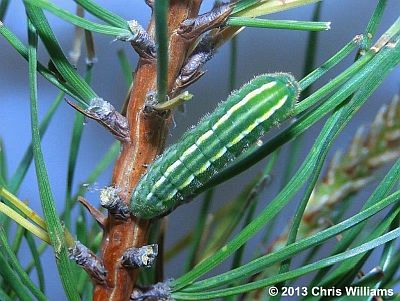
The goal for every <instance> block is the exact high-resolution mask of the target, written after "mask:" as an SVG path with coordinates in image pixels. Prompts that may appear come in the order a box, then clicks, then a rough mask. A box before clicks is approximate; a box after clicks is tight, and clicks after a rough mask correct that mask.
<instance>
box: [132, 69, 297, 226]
mask: <svg viewBox="0 0 400 301" xmlns="http://www.w3.org/2000/svg"><path fill="white" fill-rule="evenodd" d="M299 91H300V88H299V86H298V83H297V82H296V80H295V79H294V78H293V76H292V75H290V74H287V73H274V74H263V75H259V76H257V77H255V78H254V79H253V80H251V81H250V82H249V83H247V84H245V85H244V86H243V87H241V88H240V89H239V90H237V91H235V92H233V93H232V94H231V95H230V96H229V97H228V99H227V100H226V101H224V102H221V103H220V104H219V105H218V107H217V108H216V109H215V111H214V112H212V113H211V114H209V115H208V116H206V117H204V118H203V119H202V120H201V121H200V123H199V124H198V125H197V126H196V127H194V128H192V129H190V130H189V131H187V132H186V133H185V134H184V135H183V137H182V138H181V139H180V141H179V142H178V143H176V144H174V145H172V146H170V147H169V148H168V149H167V150H166V151H165V152H164V154H163V155H162V156H160V157H159V158H158V159H157V160H155V161H154V163H153V164H152V165H151V166H150V167H149V169H148V171H147V173H146V174H145V175H144V176H142V178H141V179H140V181H139V182H138V185H137V186H136V188H135V190H134V191H133V194H132V198H131V202H130V210H131V213H132V214H133V215H135V216H138V217H141V218H145V219H151V218H155V217H159V216H163V215H165V214H167V213H169V212H171V211H172V210H173V209H175V208H176V207H177V206H179V205H181V204H183V203H185V202H187V201H188V199H190V198H191V197H193V196H194V192H195V191H197V190H198V189H199V188H201V187H203V186H204V185H205V184H206V183H207V182H208V181H209V180H210V179H211V178H212V177H213V176H215V175H216V174H217V173H219V172H220V171H222V170H223V169H224V168H225V167H226V166H227V165H228V164H229V163H230V162H232V161H234V160H235V159H236V158H237V157H238V156H239V155H241V154H242V153H243V152H244V151H245V150H246V149H247V148H248V147H249V146H250V145H252V144H254V143H256V142H257V140H258V139H259V138H260V137H261V136H262V135H264V133H266V132H267V131H269V130H270V129H271V128H273V127H275V126H276V125H277V124H278V123H279V122H282V121H283V120H285V119H287V118H288V117H289V116H290V113H291V111H292V109H293V107H294V104H295V102H296V100H297V98H298V95H299Z"/></svg>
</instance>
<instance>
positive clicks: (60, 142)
mask: <svg viewBox="0 0 400 301" xmlns="http://www.w3.org/2000/svg"><path fill="white" fill-rule="evenodd" d="M11 2H12V3H11V7H10V10H9V12H8V14H7V16H6V19H5V24H6V25H7V26H9V28H11V29H12V30H13V31H14V32H15V33H16V34H17V36H18V37H20V38H21V39H22V40H23V41H26V22H25V15H24V11H23V6H22V4H21V1H11ZM53 2H54V3H57V4H59V5H61V6H63V7H65V8H67V9H70V10H74V9H75V6H74V3H73V1H65V0H64V1H61V0H57V1H55V0H54V1H53ZM98 2H99V3H101V4H102V5H104V6H105V7H107V8H109V9H111V10H112V11H114V12H116V13H118V14H119V15H121V16H122V17H124V18H125V19H127V20H130V19H136V20H138V21H139V22H140V23H141V24H143V25H144V26H146V24H147V20H148V18H149V16H150V10H149V8H148V7H147V6H146V5H145V4H144V1H133V0H115V1H105V0H102V1H98ZM376 2H377V1H371V0H326V1H325V3H324V5H323V9H322V17H321V19H322V20H323V21H331V22H332V30H330V31H327V32H321V33H320V43H319V47H318V55H317V64H320V63H322V62H323V61H324V60H326V59H328V58H329V57H330V56H332V55H333V54H334V53H335V52H336V51H337V50H339V49H340V48H341V47H342V46H343V45H344V44H346V43H347V42H348V41H349V40H351V39H352V38H353V37H354V36H355V35H356V34H360V33H362V32H363V30H364V28H365V26H366V24H367V22H368V18H369V16H370V14H371V13H372V11H373V9H374V7H375V4H376ZM210 6H211V1H207V0H205V1H204V5H203V10H204V11H205V10H207V9H208V8H210ZM312 9H313V6H307V7H303V8H298V9H293V10H291V11H288V12H283V13H279V14H274V15H271V16H270V17H271V18H274V19H297V20H308V19H309V18H310V17H311V14H312ZM399 11H400V2H399V1H397V0H388V9H387V10H386V12H385V15H384V17H383V22H382V25H381V27H380V30H379V32H378V34H380V33H382V32H383V31H384V30H385V29H386V28H387V27H388V26H389V25H390V24H391V23H392V22H393V21H394V20H395V19H396V18H397V17H398V12H399ZM47 16H48V18H49V21H50V22H51V24H52V25H53V26H54V31H55V33H56V35H57V37H58V38H59V40H60V42H61V44H62V46H63V49H64V50H65V51H66V52H67V51H69V50H70V48H71V41H72V37H73V27H72V26H71V25H69V24H67V23H65V22H64V21H62V20H60V19H58V18H56V17H54V16H52V15H50V14H47ZM89 18H90V19H92V17H91V16H89ZM306 38H307V33H305V32H299V31H286V30H268V29H246V30H244V31H243V32H242V33H241V34H240V35H239V37H238V73H237V87H240V86H241V85H242V84H243V83H245V82H246V81H248V80H249V79H251V78H252V77H253V76H254V75H257V74H260V73H266V72H279V71H282V72H291V73H292V74H293V75H294V76H295V77H296V78H298V79H299V78H301V74H302V69H303V60H304V56H305V46H306ZM95 43H96V53H97V58H98V63H97V65H96V66H95V67H94V78H93V87H94V89H95V91H96V92H97V93H98V94H99V95H100V96H102V97H103V98H104V99H106V100H108V101H110V102H111V103H112V104H114V106H115V107H120V106H121V104H122V101H123V99H124V97H125V94H126V85H125V82H124V80H123V77H122V74H121V72H120V71H121V70H120V67H119V64H118V61H117V58H116V52H117V50H118V49H120V48H124V49H125V51H126V53H127V54H128V56H129V58H130V61H131V63H132V65H134V64H135V63H136V61H137V55H136V54H135V53H134V52H133V51H132V49H131V48H130V46H129V45H125V44H123V43H122V42H112V38H111V37H108V36H102V35H98V34H96V35H95ZM39 57H40V59H41V61H42V62H43V63H46V62H47V58H48V57H47V54H46V53H45V51H44V49H43V47H41V49H40V53H39ZM352 60H353V56H350V57H349V58H348V59H347V60H346V61H345V62H343V64H341V65H340V66H338V67H337V68H335V69H334V71H333V72H330V73H329V74H328V75H327V76H325V77H324V78H323V79H322V80H321V81H319V82H318V84H317V85H316V87H317V86H320V85H322V84H323V83H325V82H326V81H328V80H329V79H330V78H332V77H333V76H334V75H335V74H337V73H338V72H339V71H341V70H343V69H344V68H345V67H346V66H348V65H349V64H350V63H351V61H352ZM0 62H1V67H2V68H0V91H1V93H0V101H1V110H0V136H1V138H2V139H3V140H4V143H5V146H6V152H7V156H8V157H7V161H8V162H7V163H8V167H9V171H10V175H11V174H12V173H13V172H14V170H15V168H16V167H17V165H18V163H19V161H20V159H21V157H22V156H23V153H24V152H25V149H26V147H27V145H28V144H29V143H30V137H31V136H30V135H31V132H30V117H29V101H28V100H29V98H28V85H27V84H28V79H27V68H28V67H27V64H26V62H25V61H24V60H23V59H22V58H21V57H20V56H19V55H18V54H17V53H16V52H15V51H14V50H13V49H12V48H11V47H10V46H9V45H8V44H7V43H6V42H5V40H4V39H0ZM228 64H229V45H225V46H224V47H222V48H221V49H220V50H219V51H218V53H217V54H216V55H215V57H214V58H213V60H212V61H210V62H209V63H208V64H207V65H206V67H205V69H207V70H208V72H207V74H206V75H205V76H204V77H203V78H202V79H201V80H200V81H198V82H197V83H196V84H194V85H193V86H191V87H190V89H189V90H190V92H191V93H193V94H194V95H195V97H194V98H193V99H192V100H191V102H190V103H189V105H188V106H187V112H186V113H185V114H180V113H177V114H176V117H175V123H176V126H175V127H174V128H172V129H171V132H170V133H171V135H170V139H169V140H170V142H173V141H176V140H177V139H179V137H180V136H181V135H182V133H183V132H184V131H185V130H186V129H187V128H188V127H189V126H191V125H194V124H196V123H197V121H198V120H199V119H200V118H201V116H203V115H204V114H205V113H207V112H210V111H212V110H213V108H214V107H215V106H216V104H217V102H218V101H220V100H223V99H225V98H226V96H227V95H228V93H229V91H228ZM83 66H84V56H83V57H82V59H81V62H80V64H79V67H80V68H81V70H83ZM399 74H400V72H399V70H398V69H397V70H395V71H393V72H392V73H391V75H390V76H389V78H388V79H386V80H385V82H384V84H383V85H382V87H380V88H379V89H378V90H377V91H376V92H375V93H374V94H373V96H372V97H371V99H370V100H369V102H368V103H367V105H366V106H364V107H363V108H362V109H361V110H360V112H358V113H357V115H356V116H355V117H354V119H353V120H352V121H351V123H350V124H349V126H348V127H347V128H346V129H345V131H344V132H343V133H342V135H341V136H340V137H339V138H338V139H337V141H336V142H335V144H334V146H333V148H332V149H333V150H334V149H337V148H339V147H344V146H346V145H347V144H348V142H349V140H350V138H351V136H352V135H353V134H354V132H355V130H356V127H357V126H358V125H359V124H361V123H369V122H371V121H372V119H373V117H374V115H375V114H376V112H377V110H378V109H379V107H380V106H381V105H382V104H383V103H388V102H389V101H390V100H391V98H392V97H393V95H394V94H395V93H396V92H397V91H398V90H399V83H400V82H399ZM56 93H57V90H56V89H55V88H54V87H52V86H51V85H50V84H48V83H47V82H46V81H45V80H43V79H42V78H40V80H39V100H40V104H39V105H40V107H39V110H40V116H43V115H44V113H45V112H46V110H47V108H48V107H49V105H50V103H51V102H52V100H53V99H54V97H55V95H56ZM73 118H74V112H73V110H72V109H71V108H70V107H69V106H68V105H66V104H62V105H61V106H60V108H59V109H58V111H57V113H56V115H55V117H54V121H53V123H52V124H51V126H50V128H49V130H48V132H47V133H46V136H45V138H44V139H43V152H44V155H45V159H46V163H47V168H48V171H49V176H50V181H51V184H52V187H53V193H54V195H55V198H56V200H57V202H58V208H59V209H60V210H61V208H62V207H63V202H64V198H65V182H66V170H67V159H68V151H69V143H70V135H71V130H72V126H73ZM321 125H322V123H318V124H317V125H315V126H314V127H313V128H312V129H311V130H310V131H309V132H308V133H307V134H306V135H305V139H306V140H305V141H306V142H305V144H304V145H305V146H306V147H305V148H304V149H303V150H302V153H301V158H300V160H299V162H298V165H300V164H301V160H302V159H303V158H304V157H305V155H306V154H307V152H308V151H309V148H308V146H310V145H311V144H312V143H313V141H314V139H315V137H316V135H317V134H318V131H319V129H320V127H321ZM112 142H113V138H112V137H111V135H109V134H108V133H107V132H106V131H105V130H104V129H103V128H101V127H100V126H98V125H97V124H96V123H95V122H91V121H89V122H88V123H87V124H86V126H85V130H84V134H83V140H82V145H81V150H80V153H79V157H78V167H77V170H76V176H75V184H76V185H77V184H79V183H81V182H82V181H83V180H84V179H85V178H86V177H87V175H88V174H89V173H90V171H91V170H92V168H93V167H94V166H95V164H96V162H98V160H99V159H100V158H101V157H102V155H103V154H104V153H105V152H106V150H107V149H108V147H109V145H110V144H111V143H112ZM286 150H287V147H285V148H284V149H283V153H282V156H281V158H280V160H279V162H278V164H277V168H275V170H274V173H273V182H272V184H271V186H270V187H268V189H266V191H265V192H264V193H263V196H262V201H261V202H260V208H262V207H263V206H264V204H265V203H266V202H268V201H269V200H271V199H272V197H273V196H274V195H275V194H276V193H277V191H278V188H279V186H280V182H279V179H280V173H281V171H282V170H283V168H284V164H285V162H286V160H287V153H286ZM263 164H265V161H263V162H261V163H260V164H258V165H257V166H255V167H254V168H252V169H251V170H250V171H248V172H246V173H244V174H242V175H240V176H238V177H236V178H235V179H234V180H232V181H230V182H228V183H226V184H224V185H223V186H221V188H218V191H217V196H216V201H215V203H214V204H213V207H214V208H217V207H218V206H219V205H220V204H222V203H223V202H224V201H225V200H229V199H230V198H231V197H232V196H234V195H235V194H236V193H237V192H238V191H240V189H241V187H243V185H244V184H245V183H246V182H247V180H248V179H250V178H251V176H252V175H253V174H255V173H256V171H258V170H260V168H262V167H263ZM110 175H111V169H109V170H108V171H107V172H106V173H105V174H104V175H102V177H100V179H99V180H98V183H97V184H96V186H95V188H96V187H102V186H104V185H107V184H108V183H109V179H110ZM76 185H75V187H76ZM363 196H368V191H366V192H364V193H362V194H361V198H362V197H363ZM19 197H20V198H21V199H22V200H29V203H30V206H31V207H32V208H33V209H35V210H37V211H38V212H41V207H40V201H39V199H38V190H37V184H36V179H35V173H34V168H32V167H31V168H30V170H29V173H28V175H27V177H26V180H25V182H24V184H23V185H22V187H21V189H20V194H19ZM87 197H88V199H89V200H90V201H92V202H93V203H94V204H96V202H97V198H98V191H97V190H96V189H94V191H92V192H89V193H88V194H87ZM298 199H299V196H298V197H297V199H296V200H298ZM296 200H295V201H296ZM360 200H362V199H360ZM360 204H361V203H360ZM199 208H200V202H193V203H191V204H190V205H185V206H182V207H180V208H179V209H178V210H176V211H175V212H174V213H173V214H172V215H171V217H170V218H169V230H168V233H167V241H168V244H167V246H168V245H171V244H172V243H173V242H174V241H176V240H178V239H179V237H180V235H182V234H183V233H184V232H185V231H186V230H188V229H190V228H191V227H193V225H194V224H195V222H196V219H195V218H193V216H194V214H193V213H195V212H197V211H198V209H199ZM294 208H295V206H294V205H293V206H290V208H289V209H288V210H287V211H285V213H287V215H286V216H283V217H281V218H280V220H279V221H278V222H279V223H281V224H286V223H287V221H288V219H289V217H290V216H291V214H292V213H293V210H294ZM257 238H260V236H257V237H255V239H254V246H255V245H256V244H257ZM24 247H25V246H24ZM24 250H25V249H24V248H23V249H22V250H21V253H20V257H21V260H22V262H23V263H27V262H28V261H29V258H26V257H25V256H24V252H25V251H24ZM250 258H251V253H250V252H248V254H246V260H248V259H250ZM184 260H185V257H184V256H182V255H180V256H177V258H176V260H175V261H173V262H171V264H170V265H168V268H167V277H177V276H179V275H180V274H181V273H182V266H183V264H182V263H183V262H184ZM43 263H45V264H44V267H45V274H46V275H47V276H48V275H49V274H50V273H51V274H53V275H54V277H47V282H48V283H47V287H48V297H49V299H50V300H63V298H64V297H63V291H62V287H61V284H60V283H59V279H58V276H55V275H56V272H55V263H54V259H53V256H52V253H51V252H49V251H47V252H46V255H45V258H44V260H43ZM371 264H372V266H373V264H374V263H371ZM227 267H229V262H228V263H227V264H226V265H225V266H223V267H221V269H224V268H227ZM33 277H36V276H35V274H33Z"/></svg>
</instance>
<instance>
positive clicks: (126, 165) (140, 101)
mask: <svg viewBox="0 0 400 301" xmlns="http://www.w3.org/2000/svg"><path fill="white" fill-rule="evenodd" d="M200 4H201V0H188V1H183V0H170V6H169V12H168V36H169V68H168V88H169V91H171V89H172V86H173V84H174V82H175V79H176V77H177V75H178V72H179V70H180V69H181V67H182V64H183V63H184V60H185V58H186V53H187V51H188V49H189V47H190V46H191V45H190V43H188V42H187V41H185V40H184V39H182V38H181V37H180V36H178V35H177V34H176V29H177V28H178V26H179V24H180V23H181V22H182V21H183V20H185V19H186V18H190V17H194V16H197V15H198V11H199V7H200ZM148 32H149V33H150V34H151V35H152V36H154V19H153V18H152V19H151V22H150V24H149V27H148ZM156 69H157V67H156V62H155V61H150V62H149V61H144V60H139V63H138V66H137V68H136V73H135V81H134V84H133V89H132V92H131V95H130V100H129V104H128V107H127V113H126V117H127V119H128V122H129V126H130V134H131V135H130V138H131V142H128V143H124V144H123V146H122V151H121V154H120V156H119V158H118V160H117V162H116V164H115V167H114V172H113V179H112V183H113V185H115V186H117V187H119V188H120V189H121V191H122V196H123V197H124V200H125V202H126V203H128V202H129V199H130V195H131V192H132V190H133V188H134V187H135V186H136V184H137V182H138V180H139V179H140V177H141V176H142V174H143V173H144V172H145V171H146V166H147V165H148V164H149V163H151V162H152V161H153V160H154V159H155V157H156V156H157V155H158V154H160V153H161V152H162V150H163V148H164V144H165V138H166V135H167V133H168V126H169V121H170V117H169V116H168V115H165V116H162V115H160V114H154V113H153V114H146V113H145V112H144V111H143V108H144V104H145V100H146V95H147V94H148V93H149V92H152V91H156V83H157V77H156V74H157V70H156ZM149 224H150V222H149V221H147V220H142V219H139V218H135V217H131V218H130V219H129V220H127V221H119V220H116V219H114V218H113V217H112V216H110V215H109V216H108V218H107V221H106V226H105V230H104V238H103V243H102V248H101V258H102V259H103V261H104V266H105V268H106V270H107V271H108V274H107V285H106V286H102V285H96V287H95V289H94V298H93V299H94V300H96V301H105V300H112V301H127V300H129V296H130V294H131V293H132V290H133V288H134V286H135V283H136V279H137V276H138V273H139V270H137V269H131V270H127V269H125V268H123V267H122V266H121V264H120V259H121V257H122V255H123V253H124V252H125V250H126V249H127V248H130V247H140V246H143V245H145V244H146V243H147V236H148V235H147V234H148V228H149Z"/></svg>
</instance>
